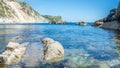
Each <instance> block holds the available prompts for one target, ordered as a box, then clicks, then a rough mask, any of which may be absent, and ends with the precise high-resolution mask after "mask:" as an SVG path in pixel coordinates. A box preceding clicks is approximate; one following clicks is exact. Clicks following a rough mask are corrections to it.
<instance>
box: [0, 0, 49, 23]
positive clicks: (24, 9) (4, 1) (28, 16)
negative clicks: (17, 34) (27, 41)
mask: <svg viewBox="0 0 120 68" xmlns="http://www.w3.org/2000/svg"><path fill="white" fill-rule="evenodd" d="M2 12H3V13H2ZM0 13H1V14H0V15H2V16H1V17H0V23H34V22H45V21H47V20H46V19H45V18H44V17H42V16H40V15H39V13H38V12H36V11H35V10H34V9H32V8H31V7H30V6H29V5H28V4H27V3H25V2H19V1H15V0H14V1H13V0H1V3H0Z"/></svg>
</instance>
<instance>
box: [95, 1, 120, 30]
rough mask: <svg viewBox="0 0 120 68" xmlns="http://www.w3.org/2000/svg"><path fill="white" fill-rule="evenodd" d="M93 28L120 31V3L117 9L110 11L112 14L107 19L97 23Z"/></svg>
mask: <svg viewBox="0 0 120 68" xmlns="http://www.w3.org/2000/svg"><path fill="white" fill-rule="evenodd" d="M93 26H99V27H101V28H106V29H114V30H120V2H119V5H118V7H117V8H114V9H112V10H110V13H109V15H108V16H107V17H105V18H103V19H100V20H98V21H96V22H95V23H94V24H93Z"/></svg>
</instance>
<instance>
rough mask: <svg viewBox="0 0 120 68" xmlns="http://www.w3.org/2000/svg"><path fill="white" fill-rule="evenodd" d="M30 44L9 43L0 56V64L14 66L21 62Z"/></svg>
mask: <svg viewBox="0 0 120 68" xmlns="http://www.w3.org/2000/svg"><path fill="white" fill-rule="evenodd" d="M27 45H28V43H23V44H19V43H13V42H9V43H8V45H7V46H6V48H5V50H4V52H3V53H2V54H1V55H0V64H13V63H16V62H19V61H20V60H21V59H22V56H23V55H24V53H25V50H26V46H27Z"/></svg>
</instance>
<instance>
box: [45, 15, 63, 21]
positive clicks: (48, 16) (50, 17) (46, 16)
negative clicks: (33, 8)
mask: <svg viewBox="0 0 120 68" xmlns="http://www.w3.org/2000/svg"><path fill="white" fill-rule="evenodd" d="M43 17H44V18H46V19H48V20H49V21H50V22H57V21H59V20H61V19H62V18H61V16H50V15H43Z"/></svg>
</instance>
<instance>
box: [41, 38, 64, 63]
mask: <svg viewBox="0 0 120 68" xmlns="http://www.w3.org/2000/svg"><path fill="white" fill-rule="evenodd" d="M42 43H43V49H44V57H43V60H44V61H49V62H56V61H60V60H61V59H62V58H63V57H64V49H63V47H62V45H61V44H60V43H59V42H57V41H54V40H53V39H51V38H45V39H43V40H42Z"/></svg>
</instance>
